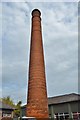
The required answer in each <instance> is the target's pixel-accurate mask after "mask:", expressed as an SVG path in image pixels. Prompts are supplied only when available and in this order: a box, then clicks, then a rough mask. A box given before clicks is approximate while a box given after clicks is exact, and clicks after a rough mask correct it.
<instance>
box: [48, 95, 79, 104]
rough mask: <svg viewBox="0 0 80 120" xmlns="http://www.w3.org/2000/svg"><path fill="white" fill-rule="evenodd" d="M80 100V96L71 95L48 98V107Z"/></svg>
mask: <svg viewBox="0 0 80 120" xmlns="http://www.w3.org/2000/svg"><path fill="white" fill-rule="evenodd" d="M78 100H80V94H76V93H71V94H66V95H60V96H55V97H49V98H48V105H51V104H59V103H65V102H72V101H78Z"/></svg>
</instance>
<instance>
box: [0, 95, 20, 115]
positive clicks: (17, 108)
mask: <svg viewBox="0 0 80 120" xmlns="http://www.w3.org/2000/svg"><path fill="white" fill-rule="evenodd" d="M0 100H2V102H3V103H5V104H8V105H10V106H11V107H14V108H15V110H14V111H13V114H14V116H15V117H19V116H20V111H21V104H22V101H18V103H17V104H15V103H14V102H13V100H12V99H11V98H10V96H7V97H3V98H0Z"/></svg>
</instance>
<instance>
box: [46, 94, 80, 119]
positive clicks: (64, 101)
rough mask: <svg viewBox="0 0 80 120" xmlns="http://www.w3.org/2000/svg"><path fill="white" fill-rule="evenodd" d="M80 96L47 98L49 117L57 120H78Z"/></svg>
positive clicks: (68, 95) (67, 95) (69, 95)
mask: <svg viewBox="0 0 80 120" xmlns="http://www.w3.org/2000/svg"><path fill="white" fill-rule="evenodd" d="M79 106H80V95H79V94H75V93H72V94H66V95H61V96H56V97H50V98H48V107H49V116H50V117H51V118H56V119H57V120H63V119H68V118H73V119H75V120H78V118H80V108H79Z"/></svg>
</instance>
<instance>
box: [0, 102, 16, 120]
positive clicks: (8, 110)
mask: <svg viewBox="0 0 80 120" xmlns="http://www.w3.org/2000/svg"><path fill="white" fill-rule="evenodd" d="M13 110H14V108H12V107H11V106H9V105H7V104H5V103H3V102H2V101H0V120H1V119H2V118H4V117H8V118H13Z"/></svg>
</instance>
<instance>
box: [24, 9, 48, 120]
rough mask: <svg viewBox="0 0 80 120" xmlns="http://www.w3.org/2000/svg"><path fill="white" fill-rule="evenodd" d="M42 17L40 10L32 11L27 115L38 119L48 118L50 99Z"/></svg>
mask: <svg viewBox="0 0 80 120" xmlns="http://www.w3.org/2000/svg"><path fill="white" fill-rule="evenodd" d="M40 16H41V12H40V11H39V10H38V9H34V10H33V11H32V30H31V45H30V61H29V77H28V97H27V110H26V115H27V116H29V117H36V118H48V117H49V115H48V99H47V89H46V77H45V65H44V54H43V43H42V30H41V17H40Z"/></svg>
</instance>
